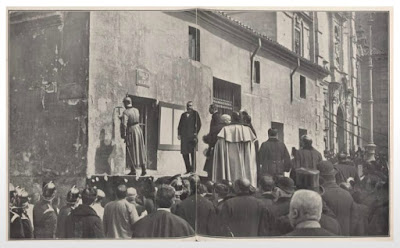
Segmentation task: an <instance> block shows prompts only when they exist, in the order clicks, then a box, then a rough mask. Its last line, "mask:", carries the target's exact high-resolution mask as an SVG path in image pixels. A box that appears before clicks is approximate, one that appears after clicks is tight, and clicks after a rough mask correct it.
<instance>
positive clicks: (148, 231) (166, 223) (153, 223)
mask: <svg viewBox="0 0 400 248" xmlns="http://www.w3.org/2000/svg"><path fill="white" fill-rule="evenodd" d="M132 231H133V235H132V237H133V238H168V237H189V236H193V235H194V230H193V228H192V227H191V226H190V224H189V223H187V222H186V221H185V220H184V219H182V218H181V217H179V216H177V215H174V214H172V213H170V212H168V211H166V210H157V211H156V212H154V213H152V214H149V215H147V216H146V217H144V218H142V219H141V220H139V221H138V222H136V223H135V224H134V225H133V228H132Z"/></svg>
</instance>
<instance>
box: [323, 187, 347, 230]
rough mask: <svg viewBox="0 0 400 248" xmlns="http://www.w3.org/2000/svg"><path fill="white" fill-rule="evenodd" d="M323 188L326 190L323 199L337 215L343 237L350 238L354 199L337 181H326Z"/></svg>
mask: <svg viewBox="0 0 400 248" xmlns="http://www.w3.org/2000/svg"><path fill="white" fill-rule="evenodd" d="M322 186H323V187H324V189H325V193H324V194H323V195H322V199H323V200H324V201H325V202H326V205H327V206H328V207H329V208H330V209H331V210H332V211H333V212H334V213H335V215H336V219H337V221H338V222H339V224H340V228H341V232H342V235H343V236H349V235H350V229H351V212H352V209H353V203H354V201H353V197H352V196H351V194H350V193H349V192H348V191H346V190H344V189H342V188H340V187H339V186H338V185H337V184H336V182H335V181H326V182H325V183H324V184H323V185H322Z"/></svg>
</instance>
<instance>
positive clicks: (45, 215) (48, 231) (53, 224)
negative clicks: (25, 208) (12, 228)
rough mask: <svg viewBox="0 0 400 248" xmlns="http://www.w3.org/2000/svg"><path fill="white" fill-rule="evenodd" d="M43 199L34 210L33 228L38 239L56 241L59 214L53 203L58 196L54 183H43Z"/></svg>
mask: <svg viewBox="0 0 400 248" xmlns="http://www.w3.org/2000/svg"><path fill="white" fill-rule="evenodd" d="M43 184H44V185H43V189H42V199H41V200H40V201H39V202H37V203H36V204H35V206H34V208H33V226H34V236H35V238H36V239H54V238H55V236H56V235H55V234H56V230H57V213H56V210H55V209H54V208H53V205H52V202H53V199H54V198H55V196H56V192H57V190H56V185H55V184H54V183H53V181H50V182H48V183H43Z"/></svg>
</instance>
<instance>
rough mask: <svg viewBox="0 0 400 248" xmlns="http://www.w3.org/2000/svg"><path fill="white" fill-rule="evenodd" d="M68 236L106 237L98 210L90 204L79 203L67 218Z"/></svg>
mask: <svg viewBox="0 0 400 248" xmlns="http://www.w3.org/2000/svg"><path fill="white" fill-rule="evenodd" d="M66 226H67V228H66V229H67V231H66V238H84V239H99V238H104V231H103V225H102V222H101V219H100V217H99V216H98V215H97V213H96V211H95V210H94V209H93V208H92V207H90V206H88V205H79V206H78V207H77V208H75V209H73V210H72V211H71V214H70V215H69V216H68V217H67V220H66Z"/></svg>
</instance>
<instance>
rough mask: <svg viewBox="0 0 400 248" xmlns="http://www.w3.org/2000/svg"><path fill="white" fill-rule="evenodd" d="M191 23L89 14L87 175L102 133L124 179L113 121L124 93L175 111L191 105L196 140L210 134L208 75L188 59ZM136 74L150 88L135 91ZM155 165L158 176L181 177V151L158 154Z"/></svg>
mask: <svg viewBox="0 0 400 248" xmlns="http://www.w3.org/2000/svg"><path fill="white" fill-rule="evenodd" d="M189 19H190V18H189ZM190 21H191V20H188V21H182V19H177V18H175V17H173V16H172V15H168V14H165V13H162V12H157V11H120V12H113V11H108V12H102V11H96V12H91V27H90V29H91V36H90V61H91V63H90V76H89V77H90V82H91V83H90V88H89V96H90V101H89V113H90V114H89V151H88V168H87V173H88V174H93V173H94V169H95V165H94V161H95V153H96V149H97V148H98V146H99V139H100V132H101V130H102V129H104V132H105V136H106V138H105V139H106V142H107V144H110V145H113V146H115V152H114V153H113V154H110V157H109V159H110V163H111V165H112V167H113V168H114V173H123V170H124V167H125V148H124V147H125V145H124V143H123V141H122V139H121V138H120V135H119V120H118V118H115V115H117V114H115V115H114V117H113V114H112V112H113V109H114V108H115V107H116V106H122V102H121V101H122V99H123V97H124V96H125V94H126V93H129V94H131V95H137V96H141V97H148V98H153V99H156V100H157V101H163V102H168V103H173V104H178V105H185V104H186V102H187V101H189V100H193V102H194V108H195V109H196V110H198V111H199V114H200V118H201V120H202V128H201V131H200V133H199V137H202V136H203V135H205V134H206V133H207V132H208V131H209V130H208V129H209V122H210V115H209V113H208V105H209V104H210V103H211V101H212V99H211V92H212V91H211V89H212V74H211V71H210V69H209V68H207V67H205V66H203V65H202V64H201V63H199V62H195V61H191V60H190V59H189V58H188V57H189V56H188V26H189V23H190ZM193 22H194V20H193ZM104 51H108V52H107V53H106V54H105V53H104ZM137 68H140V69H143V70H145V71H147V72H148V73H149V79H148V86H149V88H145V87H142V86H137V85H136V69H137ZM113 120H114V123H115V125H114V128H113ZM113 132H115V135H114V136H113V135H112V133H113ZM204 149H206V145H205V144H204V143H203V142H201V141H200V142H199V152H198V156H197V163H198V167H199V170H202V166H203V165H204V160H205V159H204V156H203V155H202V152H203V150H204ZM157 160H158V165H157V170H158V171H157V173H158V174H166V173H168V174H174V173H181V172H184V171H185V166H184V162H183V159H182V157H181V155H180V152H179V151H163V150H159V151H158V153H157Z"/></svg>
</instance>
